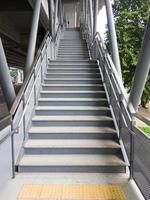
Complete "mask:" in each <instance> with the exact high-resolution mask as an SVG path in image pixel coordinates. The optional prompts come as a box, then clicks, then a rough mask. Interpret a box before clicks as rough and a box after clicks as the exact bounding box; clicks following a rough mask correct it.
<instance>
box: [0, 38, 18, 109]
mask: <svg viewBox="0 0 150 200" xmlns="http://www.w3.org/2000/svg"><path fill="white" fill-rule="evenodd" d="M0 83H1V87H2V90H3V94H4V97H5V100H6V103H7V106H8V109H11V106H12V104H13V103H14V100H15V98H16V94H15V90H14V86H13V83H12V80H11V76H10V72H9V68H8V64H7V60H6V56H5V52H4V48H3V45H2V41H1V38H0Z"/></svg>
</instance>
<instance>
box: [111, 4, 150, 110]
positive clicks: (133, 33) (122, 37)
mask: <svg viewBox="0 0 150 200" xmlns="http://www.w3.org/2000/svg"><path fill="white" fill-rule="evenodd" d="M149 5H150V0H134V1H133V0H115V3H114V6H113V11H114V16H115V22H116V32H117V39H118V43H119V52H120V61H121V67H122V72H123V80H124V85H125V87H126V88H128V90H130V89H131V85H132V81H133V77H134V73H135V68H136V65H137V62H138V57H139V53H140V49H141V45H142V40H143V36H144V32H145V27H146V24H147V20H148V16H149V13H150V7H149ZM149 100H150V75H149V77H148V80H147V83H146V86H145V90H144V93H143V96H142V105H143V106H145V105H146V103H147V102H148V101H149Z"/></svg>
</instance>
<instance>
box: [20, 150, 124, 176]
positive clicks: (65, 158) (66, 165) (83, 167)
mask: <svg viewBox="0 0 150 200" xmlns="http://www.w3.org/2000/svg"><path fill="white" fill-rule="evenodd" d="M125 167H126V164H125V162H124V161H123V160H122V159H121V158H119V157H118V156H116V155H88V154H84V155H78V154H74V155H25V156H23V158H22V159H21V161H20V163H19V166H18V170H19V172H103V173H104V172H105V173H116V172H118V173H119V172H120V173H121V172H123V173H124V172H125Z"/></svg>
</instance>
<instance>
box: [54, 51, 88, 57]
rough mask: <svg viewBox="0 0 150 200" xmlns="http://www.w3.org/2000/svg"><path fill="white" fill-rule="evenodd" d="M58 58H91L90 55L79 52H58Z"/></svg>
mask: <svg viewBox="0 0 150 200" xmlns="http://www.w3.org/2000/svg"><path fill="white" fill-rule="evenodd" d="M57 56H64V57H66V58H67V57H70V56H76V57H81V56H89V53H88V52H87V53H79V52H70V53H68V52H67V53H66V52H63V51H62V52H58V54H57Z"/></svg>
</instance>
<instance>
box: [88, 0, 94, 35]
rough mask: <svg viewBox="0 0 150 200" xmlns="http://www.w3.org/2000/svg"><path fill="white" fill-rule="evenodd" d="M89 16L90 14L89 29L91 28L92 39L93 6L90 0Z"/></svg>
mask: <svg viewBox="0 0 150 200" xmlns="http://www.w3.org/2000/svg"><path fill="white" fill-rule="evenodd" d="M89 14H90V16H89V17H90V28H91V35H92V37H93V5H92V0H89Z"/></svg>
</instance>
